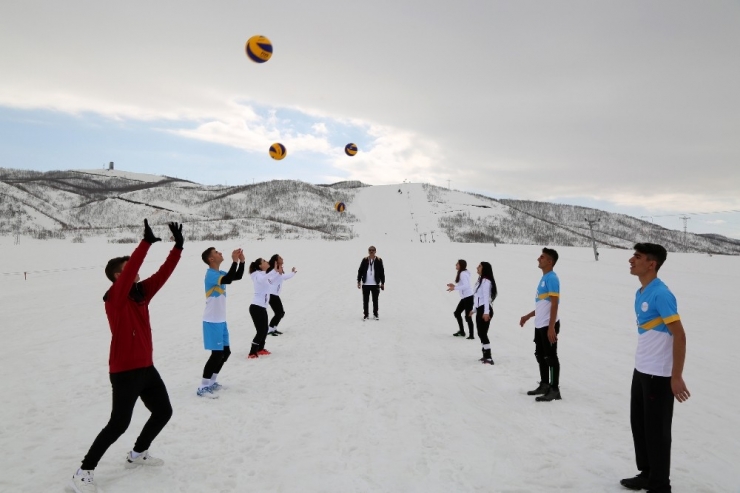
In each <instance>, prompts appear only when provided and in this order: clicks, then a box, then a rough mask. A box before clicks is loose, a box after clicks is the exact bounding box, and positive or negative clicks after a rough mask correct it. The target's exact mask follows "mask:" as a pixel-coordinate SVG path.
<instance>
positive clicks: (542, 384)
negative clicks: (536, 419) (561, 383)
mask: <svg viewBox="0 0 740 493" xmlns="http://www.w3.org/2000/svg"><path fill="white" fill-rule="evenodd" d="M548 390H550V384H549V383H545V382H540V386H539V387H537V388H536V389H534V390H530V391H528V392H527V395H545V394H547V391H548Z"/></svg>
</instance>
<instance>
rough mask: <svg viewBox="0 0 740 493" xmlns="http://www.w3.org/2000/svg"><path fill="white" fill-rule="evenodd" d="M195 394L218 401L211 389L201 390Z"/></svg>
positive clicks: (204, 388)
mask: <svg viewBox="0 0 740 493" xmlns="http://www.w3.org/2000/svg"><path fill="white" fill-rule="evenodd" d="M195 394H196V395H197V396H198V397H205V398H206V399H218V396H217V395H216V394H214V393H213V390H211V387H203V388H202V389H201V388H199V389H198V390H197V391H196V392H195Z"/></svg>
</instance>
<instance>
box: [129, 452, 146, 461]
mask: <svg viewBox="0 0 740 493" xmlns="http://www.w3.org/2000/svg"><path fill="white" fill-rule="evenodd" d="M143 453H144V452H134V451H133V450H132V451H131V458H132V459H136V458H137V457H138V456H140V455H141V454H143Z"/></svg>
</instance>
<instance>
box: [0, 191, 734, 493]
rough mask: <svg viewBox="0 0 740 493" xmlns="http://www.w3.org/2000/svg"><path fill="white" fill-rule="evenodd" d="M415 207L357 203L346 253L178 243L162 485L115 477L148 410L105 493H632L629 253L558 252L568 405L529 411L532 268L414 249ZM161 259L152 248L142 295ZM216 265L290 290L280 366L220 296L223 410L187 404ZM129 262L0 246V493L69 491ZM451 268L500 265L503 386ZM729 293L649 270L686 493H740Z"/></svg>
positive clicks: (514, 257) (713, 273)
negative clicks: (122, 266)
mask: <svg viewBox="0 0 740 493" xmlns="http://www.w3.org/2000/svg"><path fill="white" fill-rule="evenodd" d="M404 186H406V185H404ZM407 188H409V190H407V191H408V192H409V193H406V191H404V195H405V196H403V195H401V194H398V193H397V189H398V187H397V186H396V187H372V188H367V189H363V190H361V191H360V192H358V194H357V196H356V198H355V200H354V201H353V202H352V203H351V205H350V207H351V208H352V212H353V213H354V214H356V215H357V217H358V218H360V221H361V222H360V223H359V224H358V225H357V226H356V228H357V229H356V232H357V233H359V237H358V238H357V239H355V240H354V241H349V242H322V241H318V240H316V241H309V240H296V241H278V240H265V241H252V242H247V241H246V240H245V241H243V242H236V241H227V242H216V243H211V242H209V243H203V242H201V243H186V244H185V250H184V255H183V258H182V260H181V262H180V265H179V266H178V267H177V269H176V270H175V272H174V274H173V276H172V277H171V278H170V280H169V282H168V283H167V284H166V285H165V287H164V288H163V289H162V290H161V291H160V292H159V293H158V294H157V296H156V297H155V299H154V300H153V303H152V305H151V307H150V311H151V316H152V326H153V332H154V350H155V354H154V361H155V365H156V366H157V368H158V370H159V371H160V373H161V374H162V376H163V379H164V381H165V383H166V384H167V386H168V390H169V393H170V397H171V400H172V405H173V408H174V416H173V418H172V420H171V421H170V423H169V424H168V425H167V427H166V428H165V429H164V431H163V432H162V433H161V434H160V436H159V437H158V438H157V439H156V440H155V442H154V444H153V446H152V449H151V452H152V454H153V455H155V456H158V457H162V458H163V459H165V461H166V464H165V466H164V467H163V468H152V469H147V470H142V469H139V470H133V471H130V470H125V469H124V468H123V462H122V461H123V458H124V456H125V454H126V452H127V451H128V450H130V448H131V446H132V445H133V442H134V441H135V438H136V436H137V435H138V432H139V431H140V430H141V427H142V426H143V423H144V422H145V420H146V418H147V417H148V413H147V412H146V409H145V408H144V407H143V406H142V405H141V403H139V404H137V408H136V410H135V412H134V416H133V420H132V423H131V426H130V427H129V430H128V431H127V432H126V433H125V434H124V436H122V437H121V438H120V439H119V440H118V442H116V443H115V444H114V445H113V446H112V447H111V448H110V449H109V451H108V453H107V454H106V455H105V456H104V457H103V460H102V461H101V463H100V465H99V467H98V468H97V470H96V473H95V475H96V481H97V483H98V485H99V487H100V488H101V490H102V491H104V492H105V493H123V492H131V491H146V492H163V493H164V492H168V493H169V492H204V491H208V492H245V491H246V492H282V493H292V492H296V493H299V492H300V493H305V492H331V493H334V492H336V493H352V492H356V493H365V492H367V493H381V492H383V493H386V492H388V493H396V492H398V493H408V492H424V493H428V492H440V493H443V492H444V493H449V492H506V493H524V492H550V491H553V492H615V493H616V492H622V491H625V490H623V489H622V488H621V487H620V486H619V484H618V481H619V479H621V478H623V477H628V476H632V475H634V474H635V473H636V470H635V466H634V458H633V450H632V438H631V434H630V426H629V387H630V382H631V375H632V368H633V361H634V360H633V358H634V349H635V345H636V342H637V340H636V339H637V335H636V333H637V331H636V329H635V324H634V313H632V310H633V308H632V306H633V301H634V293H635V290H636V289H637V288H638V286H639V283H638V281H637V279H636V278H634V277H633V276H631V275H630V274H629V268H628V263H627V260H628V259H629V257H630V255H631V251H624V250H608V249H602V250H601V258H600V261H599V262H594V261H593V257H592V253H591V251H590V250H589V249H585V248H558V251H559V252H560V255H561V258H560V261H559V262H558V264H557V266H556V272H557V273H558V275H559V276H560V279H561V284H562V306H561V318H562V330H561V334H560V343H561V344H560V359H561V364H562V376H561V391H562V395H563V400H562V401H557V402H552V403H536V402H535V401H534V398H532V397H528V396H527V395H526V394H525V392H526V391H527V390H530V389H532V388H534V387H535V386H536V384H537V380H538V370H537V364H536V361H535V359H534V356H533V352H534V344H533V342H532V331H533V326H532V325H528V326H526V327H525V328H519V326H518V320H519V317H520V316H521V315H522V314H524V313H526V312H528V311H530V310H531V309H532V307H533V303H534V296H533V295H534V291H535V287H536V284H537V282H538V280H539V278H540V275H541V273H540V271H539V270H538V269H537V262H536V258H537V256H538V255H539V252H540V248H541V247H538V246H518V245H499V246H498V247H493V246H492V245H480V244H454V243H449V242H448V241H446V239H445V238H441V237H440V240H439V241H435V242H434V243H431V242H427V243H420V242H419V241H418V236H416V237H415V235H414V234H411V233H410V232H409V230H408V228H409V226H410V221H411V219H410V210H411V208H413V211H414V213H415V216H417V214H418V216H419V217H422V216H427V217H434V216H435V215H436V214H435V210H434V208H433V207H432V206H431V205H425V204H429V202H427V201H426V198H425V196H424V195H422V192H423V190H422V189H421V188H420V186H415V185H414V186H408V187H407ZM417 189H418V190H417ZM417 192H418V193H417ZM408 197H411V198H408ZM404 200H405V201H406V205H405V207H406V209H404V208H403V207H404V206H403V205H402V204H403V201H404ZM491 213H493V212H491ZM404 214H406V215H408V218H406V217H404ZM433 224H434V223H433V222H431V219H430V220H429V222H428V223H426V222H424V220H423V219H422V220H419V229H428V231H427V232H430V231H431V228H432V227H433ZM185 228H187V224H186V225H185ZM160 229H161V231H158V232H159V233H161V234H162V235H163V236H164V228H160ZM414 233H415V231H414ZM435 238H437V236H436V235H435ZM411 240H414V241H411ZM370 244H373V245H375V246H376V247H377V248H378V255H379V256H380V257H382V258H383V260H384V263H385V267H386V275H387V284H386V289H385V291H383V292H382V293H381V296H380V315H381V320H380V321H378V322H375V321H368V322H362V321H361V314H362V313H361V295H360V291H359V290H358V289H357V287H356V282H355V279H356V274H357V267H358V266H359V262H360V260H361V258H362V257H363V256H364V255H366V252H367V246H368V245H370ZM171 246H172V243H157V244H155V245H154V246H153V247H152V248H151V250H150V253H149V255H148V257H147V260H146V262H145V263H144V266H143V267H142V270H141V275H142V277H146V276H148V275H150V274H152V273H153V272H154V271H155V270H156V269H157V268H158V266H159V265H160V264H161V262H163V261H164V258H165V257H166V255H167V252H168V251H169V249H170V248H171ZM209 246H216V247H217V248H218V249H220V250H221V251H223V252H229V251H231V250H232V249H234V248H237V247H242V248H244V250H245V253H246V256H247V259H248V260H252V259H254V258H256V257H258V256H261V257H268V256H270V255H272V254H273V253H280V254H281V255H282V256H283V257H284V259H285V265H286V267H288V268H290V267H293V266H295V267H296V268H297V269H298V274H297V275H296V277H294V278H293V279H291V280H289V281H286V282H285V284H284V285H283V291H284V293H283V296H282V298H283V303H284V305H285V309H286V316H285V319H284V320H283V322H282V323H281V325H280V329H281V330H282V331H283V332H284V335H282V336H279V337H268V340H267V349H269V350H270V351H272V352H273V354H272V355H271V356H268V357H263V358H260V359H258V360H247V359H246V355H247V352H248V348H249V344H250V341H251V339H252V337H253V335H254V328H253V326H252V323H251V320H250V318H249V314H248V307H249V303H250V301H251V296H252V292H253V291H252V286H251V282H250V281H249V279H246V280H244V281H241V282H238V283H235V284H232V285H231V286H229V287H228V308H227V310H228V320H229V327H230V332H231V348H232V351H233V354H232V356H231V359H230V360H229V361H228V362H227V363H226V365H225V366H224V369H223V370H222V372H221V374H220V377H219V381H221V382H222V383H223V384H224V385H226V386H228V389H226V390H224V391H222V392H221V397H220V398H219V399H218V400H214V401H211V400H203V399H200V398H198V397H197V396H196V395H195V390H196V387H197V385H198V383H199V382H200V377H201V372H202V369H203V365H204V363H205V361H206V359H207V356H208V353H207V352H206V351H205V350H203V346H202V339H201V316H202V310H203V306H204V302H203V275H204V273H205V270H206V266H205V265H204V264H203V263H202V261H201V260H200V253H201V252H202V251H203V250H204V249H205V248H206V247H209ZM133 248H134V245H126V244H124V245H115V244H108V243H106V242H105V240H104V239H94V240H88V241H87V242H86V243H83V244H73V243H71V242H69V241H59V240H49V241H35V240H29V239H26V238H23V239H22V241H21V244H20V245H14V244H13V238H10V237H0V251H1V252H2V255H0V299H1V300H2V309H0V330H2V331H3V332H2V333H3V336H4V342H5V343H4V344H3V345H1V346H0V378H1V379H2V381H3V382H5V383H6V387H7V388H8V391H7V392H6V394H5V399H4V402H3V405H2V406H1V407H0V423H2V425H1V426H0V442H1V443H2V444H3V450H5V451H6V454H5V455H4V460H3V461H2V463H1V464H0V491H3V492H5V491H8V492H16V491H18V492H37V491H38V492H61V491H71V489H69V488H67V489H66V490H65V485H66V483H67V482H68V480H69V478H70V477H71V475H72V473H73V472H74V471H75V470H76V468H77V467H78V466H79V463H80V461H81V459H82V457H83V456H84V454H85V453H86V452H87V449H88V447H89V446H90V444H91V443H92V440H93V439H94V438H95V436H96V435H97V433H98V432H99V431H100V429H101V428H102V427H103V426H104V425H105V424H106V422H107V419H108V416H109V414H110V384H109V382H108V375H107V369H108V366H107V360H108V345H109V342H110V335H109V329H108V326H107V322H106V318H105V313H104V309H103V302H102V296H103V293H104V292H105V290H106V289H107V288H108V286H109V283H108V281H107V280H106V278H105V276H104V273H103V266H104V265H105V263H106V262H107V260H108V259H109V258H111V257H114V256H120V255H126V254H130V252H131V251H132V250H133ZM459 258H463V259H466V260H467V261H468V263H469V265H470V266H471V267H472V268H474V267H475V266H476V265H477V263H478V262H480V261H482V260H486V261H489V262H491V264H492V265H493V270H494V274H495V276H496V280H497V283H498V287H499V292H500V296H499V298H498V299H497V300H496V302H495V304H494V311H495V315H494V317H493V321H492V325H491V331H490V336H491V341H492V345H493V358H494V360H495V363H496V364H495V365H494V366H493V367H491V366H484V365H481V364H480V363H479V362H478V361H477V360H478V358H479V357H480V343H479V341H477V340H476V341H470V340H464V339H463V340H461V339H460V338H455V337H452V333H453V332H455V331H456V330H457V327H456V323H455V321H454V319H453V317H452V311H453V310H454V308H455V306H456V305H457V302H458V295H457V294H456V293H447V292H446V291H445V284H446V283H447V282H451V281H452V280H453V279H454V275H455V271H454V266H455V262H456V261H457V259H459ZM224 267H228V265H226V264H224ZM23 272H28V274H27V280H24V276H23ZM738 273H740V259H738V258H737V257H723V256H713V257H709V256H706V255H697V254H673V253H671V254H669V257H668V261H667V262H666V264H665V265H664V267H663V269H662V270H661V278H662V279H663V280H664V281H665V282H666V283H667V284H668V286H669V287H670V288H671V289H672V290H673V292H674V293H675V294H676V296H677V299H678V307H679V312H680V314H681V316H682V319H683V322H684V326H685V328H686V331H687V336H688V352H687V354H688V355H687V361H686V370H685V375H684V376H685V380H686V382H687V385H688V388H689V390H690V391H691V393H692V397H691V399H690V400H689V401H688V402H686V403H683V404H678V403H677V404H676V407H675V414H674V424H673V457H672V481H673V484H674V491H675V492H678V493H681V492H685V493H688V492H691V493H695V492H706V493H710V492H711V493H714V492H738V491H740V473H739V472H738V470H737V467H736V465H737V463H738V460H739V459H740V454H739V448H738V445H737V444H738V439H739V438H740V416H739V415H738V412H737V408H738V405H740V397H739V396H738V393H737V392H735V391H734V389H735V386H734V385H733V383H734V381H735V380H736V378H734V377H735V375H736V372H737V369H738V363H737V358H736V356H735V353H736V351H735V348H737V347H738V345H740V335H739V333H738V331H737V330H736V329H735V324H734V317H733V315H734V310H733V308H732V307H733V304H734V302H735V301H734V297H735V296H734V289H733V288H732V285H733V284H734V282H735V281H736V279H737V275H738ZM530 324H531V322H530Z"/></svg>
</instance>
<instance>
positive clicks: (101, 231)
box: [0, 169, 740, 254]
mask: <svg viewBox="0 0 740 493" xmlns="http://www.w3.org/2000/svg"><path fill="white" fill-rule="evenodd" d="M338 201H342V202H344V203H345V204H347V211H346V212H344V213H342V214H338V213H336V212H335V211H334V209H333V205H334V203H335V202H338ZM0 211H2V217H1V219H0V235H3V234H5V235H8V234H13V233H16V234H18V233H20V234H21V235H27V236H32V237H35V238H62V237H72V238H73V239H75V241H78V242H80V241H84V239H85V238H91V237H96V236H104V237H107V238H108V239H109V240H110V241H112V242H126V241H135V240H136V238H135V235H134V234H133V233H134V231H137V230H136V228H137V227H138V224H139V223H140V220H141V218H142V217H148V218H149V219H150V221H151V222H152V223H153V224H164V223H166V222H168V221H180V222H184V223H186V224H189V225H190V227H189V228H187V230H188V231H189V233H188V234H189V235H190V236H189V237H188V239H189V240H191V241H192V240H208V239H225V238H235V237H239V236H245V235H246V236H248V237H251V238H260V239H264V238H290V239H311V238H323V239H329V240H348V239H351V238H353V237H356V236H357V235H360V236H365V237H368V236H369V237H378V236H380V237H387V238H388V239H393V241H404V242H422V243H425V242H429V243H433V242H437V241H443V242H447V241H452V242H457V243H494V244H497V243H508V244H512V243H513V244H534V245H555V246H590V245H591V237H590V231H589V228H588V226H587V224H586V222H585V219H586V218H589V219H594V220H596V219H598V222H597V223H596V226H595V229H594V237H595V240H596V243H597V245H598V246H600V247H606V248H629V247H631V246H632V245H633V244H634V243H636V242H638V241H655V242H659V243H662V244H663V245H665V246H666V247H667V248H668V250H669V251H682V252H704V253H721V254H740V242H737V241H733V240H730V239H728V238H724V237H722V236H719V235H694V234H686V235H684V233H683V232H680V231H675V230H668V229H664V228H662V227H660V226H656V225H654V224H652V223H649V222H646V221H642V220H639V219H636V218H633V217H630V216H626V215H623V214H614V213H607V212H604V211H599V210H596V209H589V208H584V207H577V206H568V205H561V204H550V203H546V202H532V201H520V200H504V199H501V200H496V199H493V198H490V197H484V196H481V195H474V194H469V193H465V192H459V191H453V190H448V189H444V188H440V187H436V186H433V185H427V184H411V183H403V184H399V185H386V186H368V185H366V184H363V183H360V182H352V181H349V182H339V183H334V184H331V185H311V184H307V183H303V182H299V181H292V180H286V181H271V182H265V183H258V184H254V185H246V186H232V187H228V186H203V185H199V184H196V183H192V182H188V181H185V180H180V179H177V178H171V177H164V176H154V175H146V174H140V173H128V172H125V171H120V170H116V171H113V170H110V171H109V170H87V171H85V170H77V171H65V172H61V171H57V172H48V173H38V172H30V171H22V170H9V169H0Z"/></svg>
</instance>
